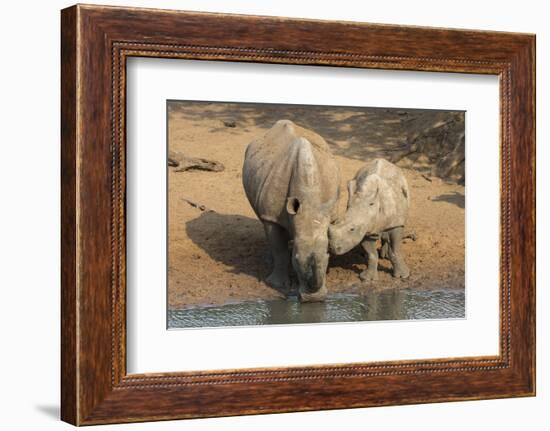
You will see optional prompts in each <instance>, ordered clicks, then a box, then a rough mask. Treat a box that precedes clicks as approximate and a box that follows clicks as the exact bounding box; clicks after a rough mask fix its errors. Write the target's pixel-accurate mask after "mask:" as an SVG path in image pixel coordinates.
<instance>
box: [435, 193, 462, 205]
mask: <svg viewBox="0 0 550 431" xmlns="http://www.w3.org/2000/svg"><path fill="white" fill-rule="evenodd" d="M432 201H434V202H448V203H450V204H454V205H456V206H457V207H459V208H462V209H464V207H465V196H464V195H463V194H462V193H459V192H452V193H445V194H442V195H439V196H437V197H434V198H432Z"/></svg>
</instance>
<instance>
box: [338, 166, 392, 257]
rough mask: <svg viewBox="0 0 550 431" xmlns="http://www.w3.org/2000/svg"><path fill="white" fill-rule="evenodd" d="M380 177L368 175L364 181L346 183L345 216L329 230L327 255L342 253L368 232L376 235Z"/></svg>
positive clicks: (358, 241)
mask: <svg viewBox="0 0 550 431" xmlns="http://www.w3.org/2000/svg"><path fill="white" fill-rule="evenodd" d="M380 185H381V178H380V177H379V176H378V175H376V174H373V175H369V176H368V177H366V178H365V179H364V181H359V182H358V181H357V180H355V179H353V180H351V181H350V182H349V183H348V194H349V197H348V206H347V210H346V213H345V214H344V216H343V217H342V218H341V219H340V220H338V221H337V222H336V223H334V224H331V225H330V226H329V229H328V236H329V248H330V252H331V253H333V254H336V255H340V254H344V253H347V252H348V251H350V250H351V249H352V248H353V247H355V246H356V245H358V244H359V243H360V242H361V241H362V240H363V238H364V237H365V235H367V234H368V233H376V224H377V219H378V213H379V212H380Z"/></svg>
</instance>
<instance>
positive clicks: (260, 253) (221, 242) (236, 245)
mask: <svg viewBox="0 0 550 431" xmlns="http://www.w3.org/2000/svg"><path fill="white" fill-rule="evenodd" d="M231 226H239V229H231V228H230V227H231ZM185 230H186V232H187V236H188V237H189V238H190V239H191V241H193V242H194V243H195V244H196V245H198V246H199V247H200V248H202V249H203V250H204V251H206V253H208V255H209V256H210V257H211V258H212V259H214V260H216V261H218V262H221V263H223V264H224V265H227V266H229V267H230V268H231V269H229V270H228V271H229V272H231V273H233V274H248V275H251V276H253V277H255V278H257V279H264V278H265V277H266V276H267V275H268V270H269V269H268V268H269V266H270V265H269V263H268V262H267V260H268V259H269V257H268V253H269V250H268V248H267V243H266V240H265V234H264V230H263V227H262V224H261V222H260V221H259V220H257V219H253V218H250V217H246V216H243V215H240V214H220V213H217V212H214V211H207V212H203V213H201V215H200V216H198V217H197V218H195V219H193V220H191V221H188V222H187V223H186V224H185Z"/></svg>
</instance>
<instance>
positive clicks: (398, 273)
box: [389, 227, 410, 278]
mask: <svg viewBox="0 0 550 431" xmlns="http://www.w3.org/2000/svg"><path fill="white" fill-rule="evenodd" d="M389 234H390V253H389V254H390V256H389V257H390V261H391V263H392V266H393V276H394V277H397V278H408V277H409V274H410V271H409V267H408V266H407V264H406V263H405V259H404V258H403V254H402V253H401V242H402V241H403V228H402V227H396V228H394V229H392V230H390V231H389Z"/></svg>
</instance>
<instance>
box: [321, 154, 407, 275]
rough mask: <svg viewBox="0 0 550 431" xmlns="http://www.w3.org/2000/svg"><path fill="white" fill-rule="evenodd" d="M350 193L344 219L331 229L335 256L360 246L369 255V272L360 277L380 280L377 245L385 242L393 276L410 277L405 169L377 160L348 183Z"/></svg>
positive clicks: (367, 270)
mask: <svg viewBox="0 0 550 431" xmlns="http://www.w3.org/2000/svg"><path fill="white" fill-rule="evenodd" d="M348 193H349V197H348V206H347V210H346V213H345V214H344V217H343V218H342V219H341V220H338V221H337V222H336V223H335V224H332V225H330V226H329V248H330V251H331V253H333V254H336V255H341V254H344V253H347V252H348V251H349V250H351V249H352V248H354V247H355V246H357V245H358V244H359V243H360V244H361V246H362V247H363V249H364V250H365V252H366V254H367V269H366V270H365V271H363V272H362V273H361V274H360V278H361V279H362V280H376V278H377V276H378V275H377V274H378V272H377V269H378V251H377V249H376V242H377V240H378V239H381V240H382V247H383V250H384V253H385V255H386V256H387V257H388V258H389V259H390V261H391V263H392V266H393V276H394V277H399V278H407V277H408V276H409V268H408V267H407V264H406V263H405V260H404V259H403V256H402V254H401V241H402V238H403V227H404V225H405V222H406V220H407V215H408V211H409V201H410V195H409V187H408V185H407V180H406V179H405V176H404V175H403V172H402V171H401V169H399V168H398V167H397V166H395V165H394V164H392V163H390V162H388V161H386V160H384V159H374V160H372V161H370V162H368V163H367V164H366V165H365V166H364V167H363V168H361V169H360V170H359V171H358V172H357V174H356V175H355V178H354V179H352V180H351V181H350V182H349V183H348ZM383 257H384V256H383Z"/></svg>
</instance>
